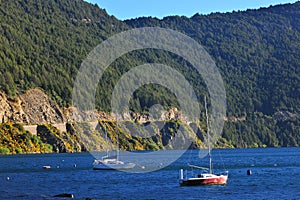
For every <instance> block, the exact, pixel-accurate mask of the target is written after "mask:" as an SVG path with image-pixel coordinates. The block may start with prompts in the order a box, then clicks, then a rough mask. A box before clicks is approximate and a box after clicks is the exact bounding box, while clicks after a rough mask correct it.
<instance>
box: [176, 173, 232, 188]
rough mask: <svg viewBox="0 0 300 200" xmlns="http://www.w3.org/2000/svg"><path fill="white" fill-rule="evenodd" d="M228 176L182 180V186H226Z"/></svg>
mask: <svg viewBox="0 0 300 200" xmlns="http://www.w3.org/2000/svg"><path fill="white" fill-rule="evenodd" d="M227 179H228V176H225V175H220V176H217V175H214V176H213V177H205V178H189V179H182V180H180V186H198V185H225V184H226V183H227Z"/></svg>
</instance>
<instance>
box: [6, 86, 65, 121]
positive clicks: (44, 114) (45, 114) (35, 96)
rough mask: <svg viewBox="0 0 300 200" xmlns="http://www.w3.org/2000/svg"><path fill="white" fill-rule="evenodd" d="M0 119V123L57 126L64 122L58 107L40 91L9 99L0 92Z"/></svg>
mask: <svg viewBox="0 0 300 200" xmlns="http://www.w3.org/2000/svg"><path fill="white" fill-rule="evenodd" d="M0 119H1V120H2V123H4V122H9V121H10V122H13V123H22V124H45V123H50V124H58V123H63V122H65V121H66V119H65V117H64V115H63V113H62V111H61V109H60V108H59V106H58V105H57V104H56V103H55V102H54V101H52V100H51V99H50V98H49V97H48V95H47V94H45V93H44V92H43V91H42V90H40V89H30V90H28V91H26V93H24V94H21V95H18V96H16V97H14V99H11V98H9V97H8V96H7V95H6V94H5V93H4V92H0Z"/></svg>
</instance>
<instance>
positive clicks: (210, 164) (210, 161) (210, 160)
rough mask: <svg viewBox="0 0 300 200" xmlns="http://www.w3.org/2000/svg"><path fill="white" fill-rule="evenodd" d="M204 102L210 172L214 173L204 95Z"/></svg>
mask: <svg viewBox="0 0 300 200" xmlns="http://www.w3.org/2000/svg"><path fill="white" fill-rule="evenodd" d="M204 104H205V115H206V126H207V145H208V156H209V173H210V174H211V173H212V158H211V148H210V134H209V120H208V112H207V103H206V96H205V97H204Z"/></svg>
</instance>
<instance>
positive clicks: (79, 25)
mask: <svg viewBox="0 0 300 200" xmlns="http://www.w3.org/2000/svg"><path fill="white" fill-rule="evenodd" d="M0 5H1V6H0V44H1V45H0V89H1V90H3V91H5V92H6V93H7V94H9V95H10V96H11V97H12V98H13V97H14V96H15V95H16V94H18V93H22V92H23V91H25V90H27V89H30V88H34V87H39V88H42V89H43V90H44V91H46V92H47V93H48V94H49V95H50V96H51V97H52V98H53V99H54V100H55V101H56V102H57V103H58V104H59V105H60V106H61V107H68V106H71V105H72V99H71V98H72V97H71V94H72V88H73V84H74V80H75V78H76V75H77V72H78V69H79V68H80V64H81V62H82V61H83V60H84V59H85V58H86V56H87V55H88V53H89V52H90V51H91V50H92V49H93V48H94V47H96V46H97V45H98V44H99V43H100V42H101V41H103V40H105V39H107V38H108V37H110V36H112V35H114V34H116V33H119V32H121V31H124V30H129V29H132V28H136V27H145V26H147V27H149V26H150V27H154V26H158V27H164V28H170V29H173V30H176V31H179V32H182V33H184V34H186V35H188V36H190V37H192V38H193V39H195V40H196V41H198V42H199V43H200V44H201V45H203V46H204V48H205V49H206V50H207V52H208V53H209V54H210V55H211V56H212V58H213V59H214V60H215V62H216V65H217V67H218V69H219V71H220V73H221V75H222V77H223V80H224V83H225V88H226V93H227V116H228V119H232V120H228V121H227V122H226V123H225V127H224V131H223V136H222V137H223V138H222V139H221V140H220V144H219V145H220V146H221V145H224V144H226V145H230V146H233V147H256V146H259V147H264V146H299V145H300V126H299V113H300V106H299V105H300V88H299V85H300V57H299V52H300V2H297V3H294V4H285V5H278V6H271V7H269V8H261V9H258V10H247V11H239V12H232V13H212V14H210V15H200V14H195V15H194V16H193V17H191V18H187V17H179V16H170V17H165V18H164V19H157V18H151V17H147V18H146V17H145V18H138V19H131V20H126V21H120V20H118V19H116V18H115V17H113V16H109V15H108V14H107V13H106V11H105V10H103V9H101V8H99V7H98V5H92V4H89V3H86V2H84V1H81V0H15V1H10V0H0ZM144 63H163V64H166V65H168V66H172V67H174V68H175V69H177V70H178V71H180V72H181V73H182V74H183V75H184V76H185V77H186V79H187V80H188V81H189V82H190V83H191V85H192V86H193V87H194V90H195V92H196V95H197V97H198V98H199V100H200V101H202V98H203V96H204V95H207V90H206V86H205V84H204V82H203V80H202V78H201V77H199V76H197V73H195V71H192V70H190V67H189V65H190V64H189V63H188V62H187V61H185V60H183V59H182V58H180V57H178V56H176V55H173V54H171V53H168V52H165V51H161V50H155V49H148V50H141V51H134V52H131V53H128V54H126V55H124V56H122V57H120V58H119V59H117V60H116V61H115V62H114V63H113V64H112V65H111V66H110V67H109V70H107V71H106V72H105V73H106V74H105V76H103V77H104V78H103V79H102V80H100V81H99V86H98V90H97V95H96V107H97V109H99V110H102V111H106V112H109V111H110V98H111V95H112V94H111V93H112V91H113V89H114V86H115V84H116V82H117V80H118V79H119V78H120V77H121V76H122V74H124V73H125V72H127V71H128V70H130V69H131V68H133V67H134V66H138V65H140V64H144ZM158 103H159V104H162V105H163V106H164V107H166V108H170V107H179V105H178V102H177V101H176V98H175V95H174V94H172V93H171V92H170V91H168V89H166V88H164V87H162V86H159V85H154V84H149V85H146V86H144V87H142V88H140V89H139V90H137V91H136V92H135V93H134V95H133V97H132V99H131V109H132V110H133V111H135V112H147V111H148V109H149V107H151V106H152V105H154V104H158ZM282 112H283V113H290V114H289V115H288V117H286V118H282V117H276V116H277V115H278V113H282ZM230 117H233V118H230ZM234 117H235V118H234ZM243 117H244V119H246V120H235V119H239V118H243ZM223 143H224V144H223ZM226 145H225V146H226Z"/></svg>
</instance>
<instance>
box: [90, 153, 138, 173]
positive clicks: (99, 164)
mask: <svg viewBox="0 0 300 200" xmlns="http://www.w3.org/2000/svg"><path fill="white" fill-rule="evenodd" d="M134 167H135V163H125V162H123V161H120V160H118V157H117V156H113V157H109V156H104V157H102V159H101V160H95V161H94V167H93V169H94V170H126V169H132V168H134Z"/></svg>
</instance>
